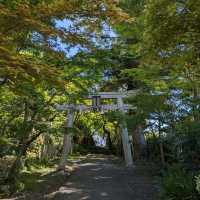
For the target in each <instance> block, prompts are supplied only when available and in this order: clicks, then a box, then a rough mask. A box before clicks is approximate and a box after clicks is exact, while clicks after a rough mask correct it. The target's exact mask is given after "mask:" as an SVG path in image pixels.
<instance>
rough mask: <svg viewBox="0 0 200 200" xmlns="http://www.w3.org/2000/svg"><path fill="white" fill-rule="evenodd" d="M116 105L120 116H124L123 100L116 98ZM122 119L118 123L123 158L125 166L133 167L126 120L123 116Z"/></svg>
mask: <svg viewBox="0 0 200 200" xmlns="http://www.w3.org/2000/svg"><path fill="white" fill-rule="evenodd" d="M117 104H118V107H119V108H120V110H121V112H122V114H123V115H124V113H125V111H124V109H123V105H124V104H123V99H122V98H118V99H117ZM122 118H123V119H122V120H121V122H120V127H121V130H122V143H123V150H124V157H125V162H126V165H127V166H131V165H133V157H132V153H131V144H130V142H129V136H128V129H127V124H126V120H125V119H124V116H123V117H122Z"/></svg>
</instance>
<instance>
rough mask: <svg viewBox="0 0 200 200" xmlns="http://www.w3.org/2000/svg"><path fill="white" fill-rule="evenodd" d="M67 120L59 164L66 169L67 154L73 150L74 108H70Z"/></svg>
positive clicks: (60, 167)
mask: <svg viewBox="0 0 200 200" xmlns="http://www.w3.org/2000/svg"><path fill="white" fill-rule="evenodd" d="M67 115H68V116H67V120H66V125H65V133H64V137H63V150H62V156H61V160H60V164H59V169H63V170H64V169H65V165H66V164H67V156H68V155H69V153H71V152H72V134H71V129H72V128H73V123H74V115H75V111H74V110H73V109H69V110H68V114H67Z"/></svg>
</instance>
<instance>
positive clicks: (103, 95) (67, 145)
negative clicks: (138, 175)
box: [56, 91, 136, 168]
mask: <svg viewBox="0 0 200 200" xmlns="http://www.w3.org/2000/svg"><path fill="white" fill-rule="evenodd" d="M135 94H136V91H129V92H99V93H96V94H89V95H88V96H87V97H86V99H92V106H87V105H83V104H80V105H74V104H63V105H56V107H57V109H58V110H61V111H64V110H68V116H67V121H66V129H67V131H65V134H64V139H63V153H62V158H61V162H60V168H62V167H64V166H65V165H66V162H67V155H68V154H69V153H70V151H71V149H72V144H71V140H72V139H71V134H70V129H71V128H72V127H73V122H74V116H75V112H77V111H78V112H87V111H91V110H96V111H100V112H107V111H115V110H118V111H121V113H122V114H123V115H125V113H126V112H127V111H128V110H130V109H134V108H133V107H132V106H131V105H129V104H124V102H123V99H124V98H127V97H129V96H133V95H135ZM101 99H116V100H117V104H109V105H104V104H101ZM120 127H121V130H122V143H123V150H124V157H125V162H126V165H127V166H131V165H133V157H132V152H131V142H130V140H129V135H128V129H127V125H126V121H125V119H123V120H121V121H120Z"/></svg>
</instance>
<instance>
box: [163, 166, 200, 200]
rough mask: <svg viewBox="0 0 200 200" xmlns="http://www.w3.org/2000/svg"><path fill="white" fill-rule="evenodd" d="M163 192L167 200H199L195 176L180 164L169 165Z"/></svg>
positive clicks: (165, 173) (164, 177) (164, 179)
mask: <svg viewBox="0 0 200 200" xmlns="http://www.w3.org/2000/svg"><path fill="white" fill-rule="evenodd" d="M163 194H164V198H165V199H166V200H198V199H200V196H199V194H198V192H197V190H196V184H195V177H194V175H193V174H192V173H189V172H187V171H186V170H185V169H184V168H183V167H181V166H179V165H173V166H171V167H168V169H167V171H165V172H164V176H163Z"/></svg>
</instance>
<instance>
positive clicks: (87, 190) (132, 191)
mask: <svg viewBox="0 0 200 200" xmlns="http://www.w3.org/2000/svg"><path fill="white" fill-rule="evenodd" d="M117 162H118V160H116V159H114V158H113V157H109V156H96V155H93V156H92V155H90V156H89V157H88V158H87V159H86V160H85V161H82V162H80V163H78V170H77V171H76V172H75V173H74V175H72V176H71V177H70V178H69V180H68V181H67V182H66V184H64V185H63V186H61V187H60V188H59V190H58V191H55V192H53V193H51V194H48V195H46V199H53V200H158V198H156V196H155V195H156V193H157V192H156V190H155V188H154V183H153V177H152V176H151V175H149V171H147V172H145V169H144V168H138V167H135V168H126V167H124V166H122V165H120V164H119V163H117Z"/></svg>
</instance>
